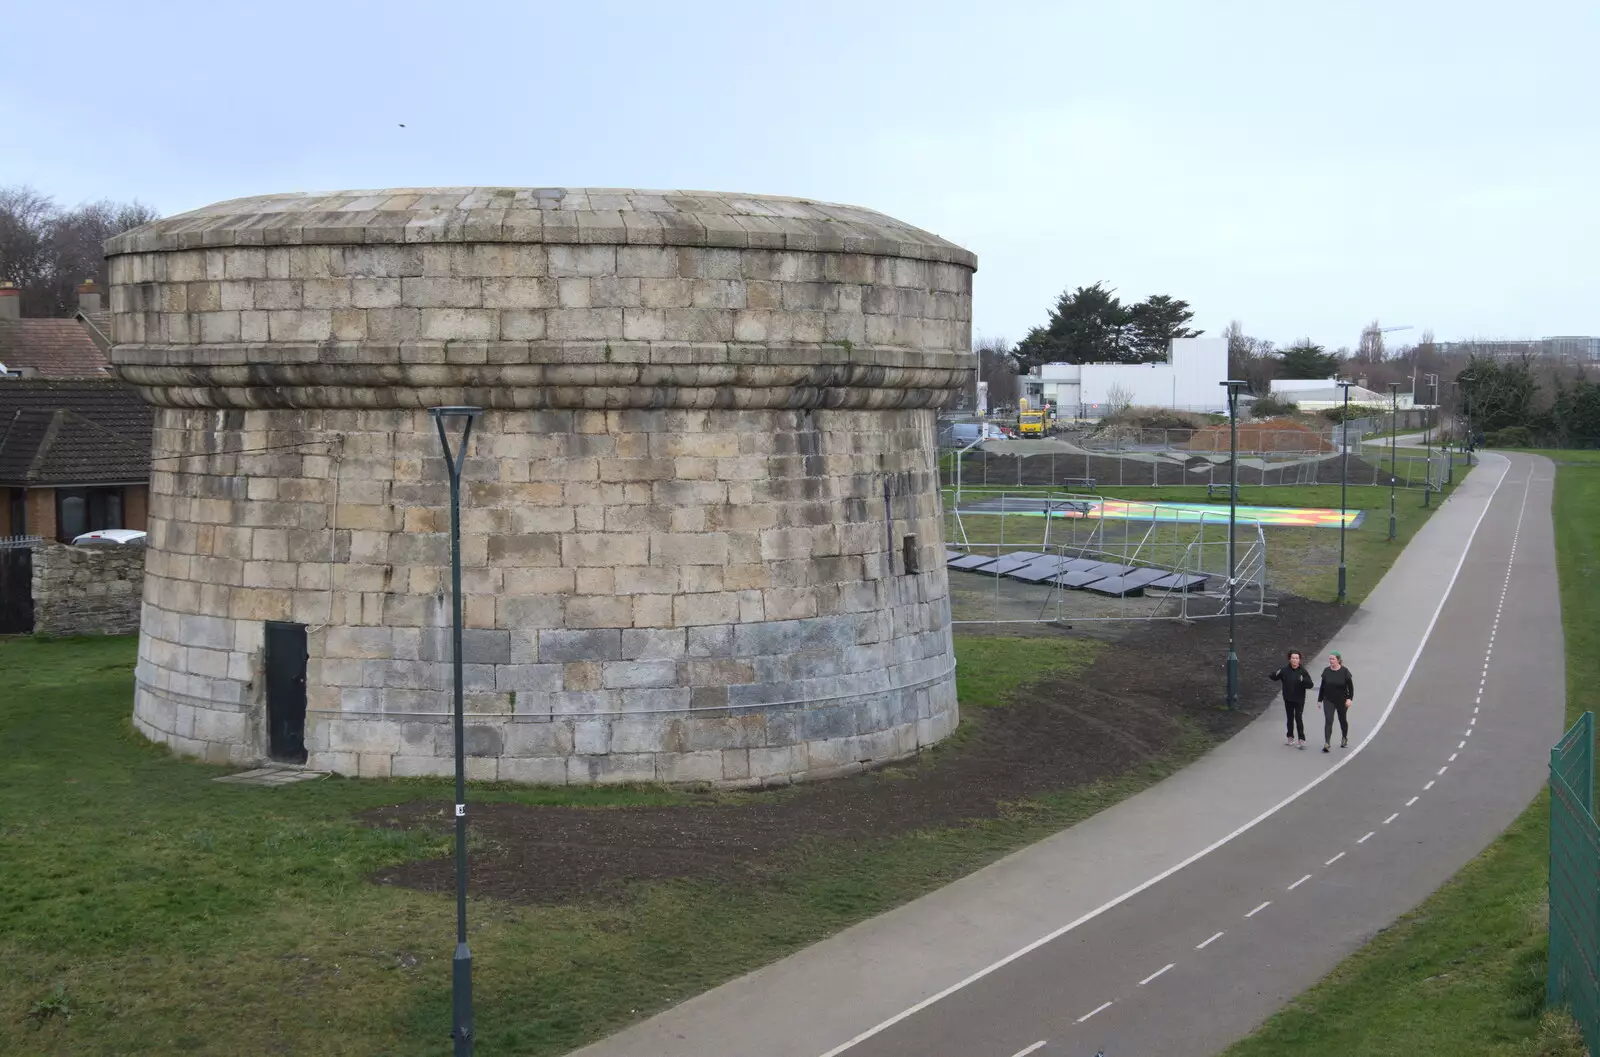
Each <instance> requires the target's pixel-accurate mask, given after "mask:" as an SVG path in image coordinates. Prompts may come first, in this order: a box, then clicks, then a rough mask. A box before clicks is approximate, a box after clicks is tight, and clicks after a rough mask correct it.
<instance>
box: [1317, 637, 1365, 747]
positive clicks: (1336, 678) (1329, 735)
mask: <svg viewBox="0 0 1600 1057" xmlns="http://www.w3.org/2000/svg"><path fill="white" fill-rule="evenodd" d="M1355 699H1356V679H1355V676H1353V675H1351V674H1350V669H1348V668H1346V667H1345V666H1344V658H1343V657H1341V656H1339V655H1338V654H1337V653H1330V654H1329V655H1328V666H1327V667H1326V668H1324V669H1322V685H1321V686H1319V687H1318V688H1317V700H1318V701H1320V702H1321V703H1322V751H1323V752H1327V751H1328V746H1330V745H1331V744H1333V717H1334V716H1338V717H1339V734H1340V735H1341V738H1340V741H1339V748H1341V749H1342V748H1345V747H1346V746H1348V745H1349V744H1350V706H1351V705H1352V704H1354V703H1355Z"/></svg>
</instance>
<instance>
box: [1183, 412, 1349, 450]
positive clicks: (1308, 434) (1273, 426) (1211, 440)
mask: <svg viewBox="0 0 1600 1057" xmlns="http://www.w3.org/2000/svg"><path fill="white" fill-rule="evenodd" d="M1238 429H1239V450H1240V451H1242V452H1243V451H1250V452H1330V451H1333V450H1334V445H1333V442H1332V441H1330V440H1329V439H1328V437H1327V435H1326V434H1324V433H1322V432H1321V431H1319V430H1315V429H1312V428H1311V427H1310V426H1307V425H1305V424H1304V423H1302V422H1297V421H1295V420H1294V419H1292V418H1269V419H1264V420H1262V421H1260V422H1247V423H1245V424H1244V425H1242V426H1239V427H1238ZM1231 443H1232V437H1231V434H1230V429H1229V427H1228V426H1226V425H1223V426H1207V427H1206V428H1205V429H1197V430H1195V432H1194V435H1193V436H1191V437H1190V438H1189V450H1190V451H1228V450H1230V449H1229V445H1230V444H1231Z"/></svg>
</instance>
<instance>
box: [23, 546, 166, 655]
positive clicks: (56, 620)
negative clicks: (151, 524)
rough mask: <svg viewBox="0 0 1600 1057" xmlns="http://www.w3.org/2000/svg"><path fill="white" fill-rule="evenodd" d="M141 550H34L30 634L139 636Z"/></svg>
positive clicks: (56, 547)
mask: <svg viewBox="0 0 1600 1057" xmlns="http://www.w3.org/2000/svg"><path fill="white" fill-rule="evenodd" d="M144 559H145V548H144V547H143V546H111V545H106V546H87V547H67V546H63V545H61V544H59V543H51V542H46V543H42V544H40V545H39V546H37V547H35V548H34V549H33V628H34V633H35V634H39V635H132V634H135V633H137V632H138V630H139V600H140V597H141V593H142V591H143V589H144Z"/></svg>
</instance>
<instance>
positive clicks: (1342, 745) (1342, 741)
mask: <svg viewBox="0 0 1600 1057" xmlns="http://www.w3.org/2000/svg"><path fill="white" fill-rule="evenodd" d="M1349 747H1350V739H1349V738H1341V739H1340V741H1339V748H1341V749H1348V748H1349Z"/></svg>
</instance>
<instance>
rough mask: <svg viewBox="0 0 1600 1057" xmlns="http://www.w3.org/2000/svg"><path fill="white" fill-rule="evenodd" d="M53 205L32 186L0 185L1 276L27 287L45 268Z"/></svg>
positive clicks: (40, 275) (0, 278)
mask: <svg viewBox="0 0 1600 1057" xmlns="http://www.w3.org/2000/svg"><path fill="white" fill-rule="evenodd" d="M55 212H56V205H55V203H54V202H52V201H51V200H50V199H49V198H47V197H45V196H44V195H42V194H40V193H39V192H38V191H35V190H34V189H33V188H31V187H0V280H3V281H5V282H8V283H10V284H12V285H13V286H18V287H21V288H22V289H24V290H26V289H29V288H30V287H33V286H36V285H38V284H39V283H40V282H41V281H42V279H43V277H44V275H45V273H46V271H47V267H46V261H47V258H48V256H49V255H48V253H47V246H48V241H49V240H48V235H47V233H48V230H49V224H50V219H51V218H52V217H53V216H54V215H55Z"/></svg>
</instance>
